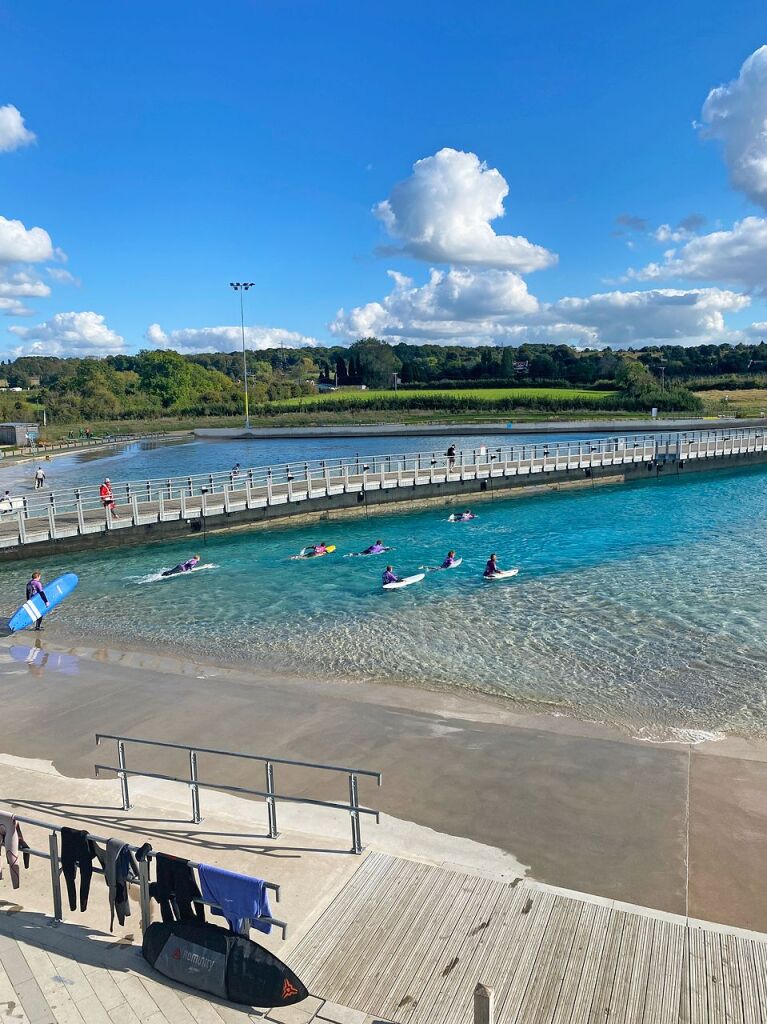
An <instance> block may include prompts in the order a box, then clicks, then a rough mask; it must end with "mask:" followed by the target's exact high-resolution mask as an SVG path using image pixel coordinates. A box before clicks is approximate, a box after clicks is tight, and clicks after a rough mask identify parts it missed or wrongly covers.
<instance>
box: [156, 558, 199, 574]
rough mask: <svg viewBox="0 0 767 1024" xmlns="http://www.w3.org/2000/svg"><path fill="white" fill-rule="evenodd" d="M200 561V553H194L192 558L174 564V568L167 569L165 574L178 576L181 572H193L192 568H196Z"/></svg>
mask: <svg viewBox="0 0 767 1024" xmlns="http://www.w3.org/2000/svg"><path fill="white" fill-rule="evenodd" d="M199 563H200V556H199V555H192V557H191V558H187V560H186V561H185V562H179V563H178V565H174V566H173V568H172V569H166V570H165V572H164V573H163V576H177V575H178V574H179V573H181V572H191V571H192V569H196V568H197V566H198V565H199Z"/></svg>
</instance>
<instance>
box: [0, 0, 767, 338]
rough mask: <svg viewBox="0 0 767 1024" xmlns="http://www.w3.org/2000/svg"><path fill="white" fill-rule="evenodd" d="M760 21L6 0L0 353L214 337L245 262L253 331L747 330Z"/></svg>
mask: <svg viewBox="0 0 767 1024" xmlns="http://www.w3.org/2000/svg"><path fill="white" fill-rule="evenodd" d="M766 27H767V26H766V25H765V11H764V6H763V3H758V4H757V3H756V2H749V0H747V2H744V3H741V4H737V5H734V7H730V8H729V9H724V8H723V7H722V5H720V4H715V3H713V2H711V0H707V2H705V3H700V2H698V3H695V4H693V3H690V2H688V0H681V2H678V3H676V4H674V5H667V4H663V5H661V4H660V3H658V2H655V0H652V2H650V3H647V4H645V5H632V6H630V7H629V6H623V5H621V6H619V7H616V6H615V5H614V4H606V3H592V4H590V5H586V6H585V7H584V6H583V5H579V6H577V7H576V6H574V5H571V4H564V3H561V2H556V3H555V2H542V3H541V2H536V3H532V2H523V3H517V4H513V5H508V4H499V3H492V4H484V5H473V6H471V5H465V4H460V5H459V4H455V3H453V4H450V3H445V2H444V0H443V2H441V3H433V2H431V0H429V2H421V3H418V4H413V3H412V2H410V3H401V2H393V3H391V2H390V3H389V4H387V5H386V7H385V9H383V8H382V7H381V6H380V5H364V4H362V5H361V4H358V3H351V2H345V0H344V2H332V0H331V2H325V3H320V2H319V0H299V2H281V0H229V2H228V3H227V4H219V5H208V4H188V3H187V4H182V3H178V2H175V0H163V3H161V4H157V3H153V4H149V3H145V2H143V0H137V2H134V3H131V4H127V3H116V4H103V3H96V2H94V0H79V2H78V3H76V4H61V3H60V2H59V0H55V2H53V0H41V2H39V3H36V4H34V5H22V4H18V3H7V2H4V0H0V38H2V39H3V42H4V45H3V61H2V64H0V218H2V219H1V220H0V314H5V315H0V354H2V355H4V356H8V355H9V354H14V353H18V354H21V353H27V352H30V353H31V352H40V353H46V352H50V353H55V354H88V353H90V354H101V353H106V352H116V351H135V350H137V349H138V348H140V347H144V346H147V345H149V346H152V345H160V346H173V347H177V348H181V349H184V350H187V351H196V350H201V349H203V348H221V349H224V350H230V349H232V348H234V347H236V334H237V331H236V330H235V328H237V327H238V319H237V317H238V306H237V302H236V297H235V296H234V295H233V294H232V293H231V292H230V289H229V288H228V282H229V281H230V280H232V279H249V280H252V281H254V282H256V287H255V288H254V289H253V291H252V292H250V293H249V295H248V297H247V307H246V320H247V323H248V326H249V332H248V338H249V344H251V346H252V347H254V348H257V347H259V346H263V345H265V344H269V343H274V342H275V341H279V340H280V339H284V340H285V342H286V343H288V344H296V343H300V342H301V341H302V340H303V339H310V340H316V341H319V342H323V343H329V342H344V343H345V342H348V341H352V340H354V338H355V337H357V336H359V335H360V334H362V333H368V332H370V333H376V334H377V335H378V336H380V337H385V338H387V339H389V340H392V341H396V340H400V339H411V340H415V341H419V340H431V341H440V342H449V341H467V342H469V343H488V342H489V343H496V344H519V343H521V342H522V341H524V340H535V341H542V340H552V341H557V342H560V341H571V342H573V343H575V344H580V345H590V344H594V345H601V344H608V343H613V344H616V345H623V346H626V345H630V344H641V343H642V342H644V341H649V342H655V341H657V342H660V343H662V342H663V341H669V342H677V341H680V342H682V343H686V344H692V343H697V342H700V341H707V340H711V341H728V340H732V341H737V340H740V339H745V340H751V339H752V338H756V339H757V340H758V337H760V336H761V334H762V332H763V333H764V334H765V335H767V325H765V321H767V311H765V304H764V301H763V299H762V297H761V292H762V288H763V286H764V284H765V283H767V281H765V279H767V269H765V268H767V212H766V210H767V136H766V135H765V133H764V122H765V118H767V49H765V50H760V49H759V48H760V47H761V46H762V44H763V43H764V42H765V36H767V32H766V31H765V28H766ZM744 62H748V63H745V64H744ZM718 86H724V87H725V89H724V92H723V93H722V94H721V95H720V96H718V97H715V98H714V100H713V101H712V100H710V101H709V103H708V113H706V112H705V111H704V104H706V101H707V97H708V96H709V93H710V92H711V90H712V89H714V88H715V87H718ZM694 122H698V124H699V127H695V126H694ZM700 125H702V127H700ZM32 135H34V138H32V137H31V136H32ZM419 161H420V163H418V164H417V167H416V170H415V171H414V165H416V163H417V162H419ZM381 204H383V205H381ZM501 209H503V211H504V213H505V215H504V216H503V217H500V218H498V217H496V213H497V212H498V211H499V210H501ZM619 218H622V222H619ZM14 222H18V223H17V224H16V223H14ZM680 224H682V225H683V226H682V227H681V228H680V227H679V225H680ZM664 225H665V226H666V227H664ZM34 228H38V229H41V230H42V233H43V234H40V233H37V234H34V233H32V234H30V232H32V229H34ZM3 232H5V236H4V235H3ZM43 235H45V237H43ZM507 236H510V237H511V238H512V239H513V238H517V239H521V240H522V241H517V242H509V241H507ZM4 237H5V242H4V241H3V239H4ZM46 237H47V239H48V241H47V242H46ZM525 240H527V241H525ZM670 250H673V252H672V253H671V254H670V255H664V254H666V253H668V252H669V251H670ZM536 268H537V269H536ZM67 275H71V277H72V278H74V279H75V280H73V281H68V280H66V278H67ZM393 275H394V276H393ZM48 289H50V294H42V293H43V292H46V291H47V290H48ZM35 292H36V293H38V294H34V293H35ZM30 293H32V294H30ZM341 310H343V312H342V313H339V311H341ZM762 325H764V326H762Z"/></svg>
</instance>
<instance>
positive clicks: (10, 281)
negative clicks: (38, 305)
mask: <svg viewBox="0 0 767 1024" xmlns="http://www.w3.org/2000/svg"><path fill="white" fill-rule="evenodd" d="M50 294H51V289H50V288H49V286H48V285H47V284H46V283H45V281H41V280H40V278H39V277H37V276H36V275H35V274H30V273H29V271H27V270H17V271H15V272H13V273H11V272H10V271H6V272H5V273H3V272H2V271H0V296H3V297H5V298H16V297H23V298H35V299H43V298H45V297H46V296H47V295H50Z"/></svg>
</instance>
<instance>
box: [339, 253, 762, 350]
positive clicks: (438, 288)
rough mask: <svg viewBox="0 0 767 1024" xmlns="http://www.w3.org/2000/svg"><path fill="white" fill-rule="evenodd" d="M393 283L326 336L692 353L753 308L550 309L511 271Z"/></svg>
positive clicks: (580, 305) (706, 301)
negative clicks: (684, 348)
mask: <svg viewBox="0 0 767 1024" xmlns="http://www.w3.org/2000/svg"><path fill="white" fill-rule="evenodd" d="M390 277H391V278H392V280H393V282H394V287H393V289H392V291H391V292H390V293H389V294H388V295H387V296H386V297H385V298H383V299H382V300H381V301H380V302H369V303H367V304H366V305H364V306H357V307H355V308H354V309H352V310H350V311H349V312H348V313H347V312H346V311H344V310H343V309H341V310H339V311H338V313H337V315H336V318H335V320H334V321H333V322H332V323H331V324H330V325H329V327H330V331H331V333H332V334H334V335H336V336H337V337H339V338H341V339H343V340H345V341H353V340H356V339H357V338H361V337H366V336H369V335H375V336H376V337H379V338H383V339H385V340H388V341H392V342H396V341H409V342H412V343H415V344H418V343H420V342H431V343H434V344H451V343H456V342H460V343H461V344H468V345H472V344H474V345H492V344H516V345H519V344H522V343H523V342H538V343H547V342H549V343H553V344H572V345H576V346H578V347H581V348H583V347H590V348H598V347H602V346H605V345H614V346H617V347H627V346H638V345H642V344H645V343H654V342H657V341H666V342H671V341H674V342H676V343H678V344H688V345H692V344H698V343H700V342H702V341H707V340H713V341H721V340H724V339H725V335H726V331H727V328H726V324H725V314H727V313H734V312H737V311H738V310H741V309H744V308H745V307H746V306H748V304H749V302H750V299H749V297H748V296H747V295H741V294H739V293H737V292H734V291H727V290H725V289H720V288H697V289H692V290H689V291H684V290H680V289H671V288H665V289H663V288H655V289H649V290H647V291H612V292H605V293H602V294H596V295H591V296H587V297H585V298H577V297H568V298H563V299H560V300H559V301H558V302H554V303H548V304H547V303H541V302H539V301H538V300H537V299H536V298H535V296H533V295H530V294H529V293H528V291H527V288H526V286H525V283H524V281H523V280H522V279H521V278H520V277H519V275H517V274H514V273H513V272H511V271H473V270H456V269H453V270H451V271H439V270H432V271H431V273H430V277H429V280H428V281H427V283H426V284H424V285H420V286H419V285H415V284H414V283H413V281H412V280H411V279H410V278H407V277H404V276H403V275H401V274H396V273H393V272H391V271H390Z"/></svg>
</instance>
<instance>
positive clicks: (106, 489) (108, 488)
mask: <svg viewBox="0 0 767 1024" xmlns="http://www.w3.org/2000/svg"><path fill="white" fill-rule="evenodd" d="M99 497H100V498H101V504H102V505H103V506H104V508H108V509H109V511H110V512H111V513H112V515H113V516H114V517H115V519H119V518H120V516H119V514H118V513H117V511H116V510H115V496H114V494H113V493H112V484H111V481H110V479H109V477H106V479H105V480H104V483H103V484H102V485H101V487H99Z"/></svg>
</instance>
